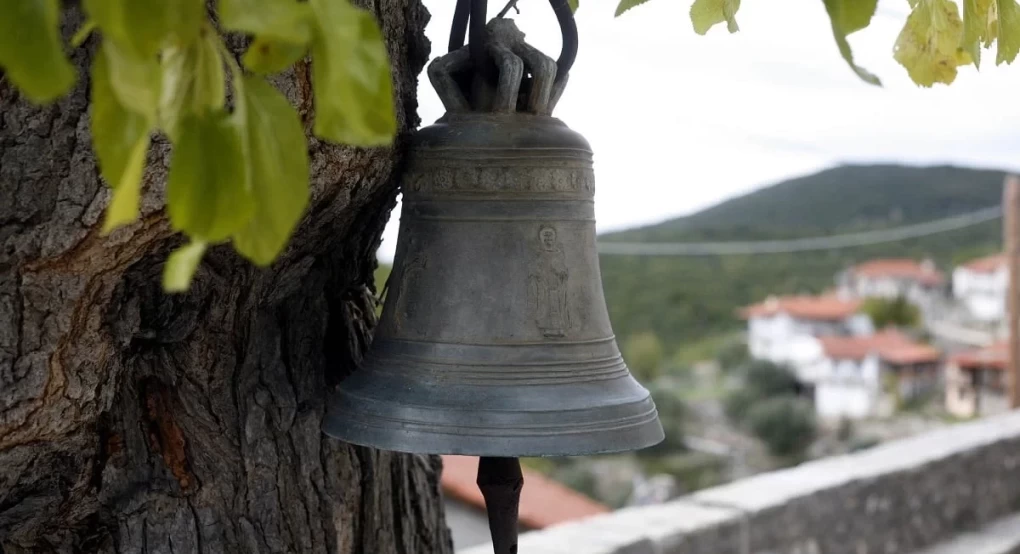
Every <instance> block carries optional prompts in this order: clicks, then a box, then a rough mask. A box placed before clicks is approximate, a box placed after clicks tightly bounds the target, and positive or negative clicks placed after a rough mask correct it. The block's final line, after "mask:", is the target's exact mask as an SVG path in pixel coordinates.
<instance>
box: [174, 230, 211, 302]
mask: <svg viewBox="0 0 1020 554" xmlns="http://www.w3.org/2000/svg"><path fill="white" fill-rule="evenodd" d="M208 246H209V245H208V244H207V243H205V242H202V241H193V242H190V243H188V244H185V245H184V246H181V247H179V248H177V249H176V250H174V251H173V252H171V253H170V256H168V257H167V259H166V265H164V266H163V290H165V291H167V292H184V291H186V290H188V287H190V286H191V279H192V278H194V277H195V272H196V271H198V264H199V263H200V262H201V261H202V256H203V255H205V250H206V248H208Z"/></svg>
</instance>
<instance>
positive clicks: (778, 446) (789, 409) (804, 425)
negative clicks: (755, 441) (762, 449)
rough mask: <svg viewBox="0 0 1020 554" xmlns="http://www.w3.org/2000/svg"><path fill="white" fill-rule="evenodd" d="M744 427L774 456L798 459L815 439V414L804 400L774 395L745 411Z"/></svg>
mask: <svg viewBox="0 0 1020 554" xmlns="http://www.w3.org/2000/svg"><path fill="white" fill-rule="evenodd" d="M747 425H748V428H749V429H750V430H751V432H752V433H754V435H755V436H757V437H758V438H759V439H761V440H762V442H764V443H765V445H766V446H767V447H768V449H769V452H770V453H772V454H773V455H774V456H778V457H781V458H785V459H787V460H800V459H802V458H803V457H804V455H805V453H806V452H807V449H808V447H809V446H811V443H812V442H813V441H814V440H815V435H816V433H817V428H816V425H815V412H814V410H813V409H812V408H811V406H810V405H809V404H808V403H807V402H806V401H804V400H802V399H800V398H797V397H794V396H777V397H774V398H769V399H767V400H762V401H760V402H756V403H755V404H754V405H753V406H751V408H750V409H749V410H748V411H747Z"/></svg>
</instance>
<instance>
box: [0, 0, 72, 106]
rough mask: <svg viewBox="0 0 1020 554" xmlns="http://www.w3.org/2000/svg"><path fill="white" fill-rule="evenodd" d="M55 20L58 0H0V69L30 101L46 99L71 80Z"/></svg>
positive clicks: (59, 91)
mask: <svg viewBox="0 0 1020 554" xmlns="http://www.w3.org/2000/svg"><path fill="white" fill-rule="evenodd" d="M59 23H60V4H59V2H58V0H0V69H3V71H4V72H5V73H6V74H7V75H8V76H9V77H10V78H11V81H12V82H13V83H14V84H15V85H16V86H17V87H18V89H19V90H21V92H22V93H23V94H24V95H25V96H26V97H28V99H29V100H31V101H33V102H39V103H42V102H50V101H52V100H54V99H55V98H57V97H58V96H61V95H63V94H64V93H66V92H67V91H68V90H69V89H70V88H71V85H73V84H74V79H75V74H74V67H72V66H71V63H70V62H68V61H67V56H65V55H64V46H63V44H62V43H61V40H60V28H59Z"/></svg>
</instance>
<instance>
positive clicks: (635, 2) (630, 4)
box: [614, 0, 648, 17]
mask: <svg viewBox="0 0 1020 554" xmlns="http://www.w3.org/2000/svg"><path fill="white" fill-rule="evenodd" d="M647 1H648V0H620V3H619V4H617V6H616V14H615V16H614V17H620V16H621V15H623V12H625V11H627V10H629V9H631V8H635V7H637V6H640V5H641V4H644V3H645V2H647Z"/></svg>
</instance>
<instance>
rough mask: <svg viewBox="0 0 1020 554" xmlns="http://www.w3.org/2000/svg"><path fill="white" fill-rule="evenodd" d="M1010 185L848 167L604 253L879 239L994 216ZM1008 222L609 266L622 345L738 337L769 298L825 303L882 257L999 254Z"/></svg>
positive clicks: (939, 171)
mask: <svg viewBox="0 0 1020 554" xmlns="http://www.w3.org/2000/svg"><path fill="white" fill-rule="evenodd" d="M1002 179H1003V173H1002V172H1000V171H988V170H974V169H966V168H958V167H946V166H940V167H906V166H893V165H870V166H842V167H837V168H833V169H829V170H826V171H823V172H820V173H817V174H814V175H809V176H806V177H800V178H796V179H791V180H788V181H784V182H781V183H777V184H774V185H771V186H768V187H765V188H762V189H759V190H757V191H755V192H753V193H751V194H748V195H745V196H741V197H739V198H734V199H732V200H729V201H726V202H723V203H721V204H719V205H716V206H714V207H711V208H709V209H706V210H704V211H701V212H698V213H696V214H693V215H691V216H688V217H682V218H678V219H674V220H670V221H666V222H663V223H660V224H657V225H652V226H649V227H643V228H639V229H633V230H629V231H623V232H618V233H612V234H607V235H603V236H600V238H599V240H600V241H606V242H608V241H627V242H685V241H704V240H710V241H727V240H762V239H785V238H798V237H809V236H818V235H830V234H836V233H847V232H859V231H868V230H878V229H885V228H891V227H897V226H901V225H908V224H912V223H920V222H924V221H929V220H933V219H939V218H943V217H948V216H952V215H957V214H961V213H964V212H968V211H974V210H978V209H981V208H985V207H989V206H993V205H997V204H998V203H999V202H1000V201H1001V196H1002ZM1000 244H1001V227H1000V222H999V221H992V222H988V223H984V224H981V225H978V226H975V227H971V228H968V229H963V230H958V231H952V232H948V233H944V234H937V235H932V236H928V237H922V238H917V239H910V240H906V241H903V242H898V243H891V244H884V245H876V246H869V247H860V248H847V249H841V250H831V251H822V252H807V253H797V254H768V255H757V256H746V255H741V256H725V257H638V256H607V255H604V256H602V258H601V264H602V278H603V284H604V286H605V290H606V297H607V299H608V302H609V309H610V314H611V316H612V321H613V327H614V329H615V331H616V334H617V336H618V337H619V338H621V339H625V338H626V337H628V336H630V335H632V334H634V333H637V332H640V331H646V330H651V331H654V332H655V333H656V334H657V335H658V336H659V337H661V339H662V341H663V343H664V344H665V345H666V348H667V350H668V351H675V350H677V349H678V348H682V347H683V346H684V345H685V344H687V343H691V342H696V341H698V340H701V339H703V338H705V337H706V336H709V335H713V334H718V333H720V332H724V331H727V330H732V329H737V328H739V322H738V321H736V320H735V319H734V313H733V312H734V309H735V308H736V307H738V306H741V305H744V304H747V303H750V302H753V301H757V300H761V299H763V298H764V297H765V296H767V295H768V294H771V293H798V292H819V291H821V290H823V289H824V288H827V287H829V286H831V285H832V283H833V276H834V274H835V273H836V272H837V271H839V270H841V269H843V268H845V267H847V266H848V265H851V264H853V263H856V262H859V261H863V260H866V259H869V258H874V257H889V256H895V257H905V256H909V257H921V256H930V257H932V258H933V259H934V260H935V261H936V262H937V263H938V264H939V265H940V266H941V267H943V268H945V267H947V266H949V265H950V264H953V263H956V262H959V261H962V260H965V259H968V258H970V257H974V256H977V255H981V254H985V253H988V252H992V251H995V250H996V249H998V248H999V247H1000Z"/></svg>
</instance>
